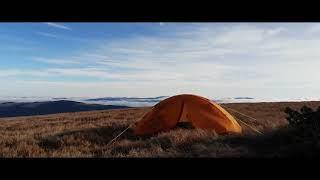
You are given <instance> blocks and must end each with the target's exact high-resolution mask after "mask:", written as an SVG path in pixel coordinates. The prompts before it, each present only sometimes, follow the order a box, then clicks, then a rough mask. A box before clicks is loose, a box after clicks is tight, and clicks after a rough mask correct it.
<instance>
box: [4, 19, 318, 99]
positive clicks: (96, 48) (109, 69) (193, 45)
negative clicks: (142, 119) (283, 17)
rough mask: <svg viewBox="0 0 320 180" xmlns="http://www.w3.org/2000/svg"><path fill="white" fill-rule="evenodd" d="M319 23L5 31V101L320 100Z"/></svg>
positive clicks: (23, 26) (39, 26)
mask: <svg viewBox="0 0 320 180" xmlns="http://www.w3.org/2000/svg"><path fill="white" fill-rule="evenodd" d="M319 50H320V24H319V23H1V24H0V83H1V86H0V96H72V97H75V96H86V97H101V96H143V97H149V96H161V95H169V96H170V95H174V94H180V93H194V94H200V95H203V96H207V97H230V96H231V97H234V96H250V97H263V98H267V97H273V98H274V97H279V98H291V97H319V94H320V85H319V83H318V82H320V71H319V70H320V69H319V67H320V51H319Z"/></svg>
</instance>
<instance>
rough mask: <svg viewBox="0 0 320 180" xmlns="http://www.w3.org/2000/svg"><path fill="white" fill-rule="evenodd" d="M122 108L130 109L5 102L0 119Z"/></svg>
mask: <svg viewBox="0 0 320 180" xmlns="http://www.w3.org/2000/svg"><path fill="white" fill-rule="evenodd" d="M122 108H128V106H117V105H101V104H86V103H82V102H75V101H67V100H59V101H44V102H4V103H0V117H16V116H31V115H45V114H55V113H65V112H79V111H92V110H107V109H122Z"/></svg>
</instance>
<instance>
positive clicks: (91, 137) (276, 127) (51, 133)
mask: <svg viewBox="0 0 320 180" xmlns="http://www.w3.org/2000/svg"><path fill="white" fill-rule="evenodd" d="M303 105H307V106H309V107H313V108H316V107H318V106H320V102H300V103H294V102H288V103H241V104H225V106H227V107H231V108H233V109H236V110H238V111H240V112H242V113H245V114H247V115H250V116H253V117H255V118H257V119H258V121H256V122H253V121H251V120H249V119H246V118H244V117H241V116H240V115H237V114H233V115H234V116H236V118H241V119H242V120H243V121H246V122H247V123H250V124H251V125H253V126H254V127H255V128H257V129H259V130H261V131H263V132H264V133H265V134H266V135H265V136H257V135H256V134H253V133H252V131H250V129H248V128H246V127H245V126H242V127H243V129H244V133H243V134H242V135H232V134H230V135H223V136H222V135H217V134H216V133H215V132H213V131H205V130H201V129H190V128H185V127H177V128H175V129H172V130H170V131H168V132H162V133H159V134H155V135H153V136H146V137H137V136H134V135H133V134H132V131H131V130H130V129H129V130H128V131H127V132H126V133H124V134H123V135H122V136H121V137H120V138H119V139H117V141H115V142H114V143H113V144H111V145H109V146H107V144H108V142H109V141H110V140H111V139H112V138H114V137H115V136H116V135H118V134H119V133H120V132H122V131H123V130H124V129H125V128H127V127H128V126H129V125H130V124H131V123H133V122H136V121H138V120H139V119H140V118H141V117H142V116H143V115H144V114H145V113H147V112H148V110H149V109H150V108H130V109H121V110H102V111H90V112H78V113H63V114H53V115H45V116H29V117H17V118H0V157H106V158H110V157H112V158H113V157H120V158H121V157H131V158H136V157H139V158H141V157H142V158H150V157H151V158H154V157H272V156H286V155H288V156H289V155H301V154H303V151H304V150H306V149H304V148H305V147H310V148H311V149H312V150H315V149H314V148H317V147H313V146H312V147H311V145H310V146H309V145H308V142H306V143H304V144H301V143H300V144H299V145H297V144H296V145H294V142H297V140H296V139H295V138H297V136H295V133H297V130H295V129H285V128H283V127H286V125H287V124H288V123H287V121H286V119H285V118H286V114H285V113H284V109H285V108H286V107H291V108H293V109H299V108H301V107H302V106H303ZM240 124H241V123H240ZM241 125H242V124H241ZM281 129H282V130H281ZM299 142H301V141H299ZM279 148H280V149H281V150H279ZM292 148H294V149H298V150H297V151H296V152H295V153H288V152H289V151H292ZM310 148H307V150H310ZM312 152H315V151H312Z"/></svg>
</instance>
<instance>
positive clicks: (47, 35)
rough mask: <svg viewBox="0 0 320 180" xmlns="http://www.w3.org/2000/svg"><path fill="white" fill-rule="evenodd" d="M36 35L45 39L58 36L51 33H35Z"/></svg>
mask: <svg viewBox="0 0 320 180" xmlns="http://www.w3.org/2000/svg"><path fill="white" fill-rule="evenodd" d="M37 34H39V35H41V36H45V37H51V38H57V37H58V36H57V35H55V34H52V33H45V32H37Z"/></svg>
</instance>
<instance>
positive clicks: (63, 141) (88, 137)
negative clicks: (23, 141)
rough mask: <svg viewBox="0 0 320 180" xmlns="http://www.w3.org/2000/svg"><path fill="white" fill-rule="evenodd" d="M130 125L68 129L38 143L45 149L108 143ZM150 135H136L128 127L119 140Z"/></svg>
mask: <svg viewBox="0 0 320 180" xmlns="http://www.w3.org/2000/svg"><path fill="white" fill-rule="evenodd" d="M127 127H128V126H127V125H119V126H116V127H114V126H113V127H111V126H103V127H99V128H88V129H84V130H75V131H68V132H63V133H59V134H55V135H52V136H47V137H44V138H41V139H40V140H39V143H38V145H39V146H41V147H42V148H45V149H51V150H54V149H59V148H60V147H62V146H65V145H81V143H83V142H87V143H90V144H95V145H107V144H108V143H109V142H110V141H111V140H112V139H113V138H115V137H116V136H117V135H118V134H120V133H121V132H122V131H124V130H125V129H126V128H127ZM146 138H149V136H143V137H141V136H139V137H138V136H135V135H134V134H133V132H132V130H131V129H128V130H127V131H126V132H125V133H123V134H122V135H121V136H120V137H119V138H118V139H117V140H122V139H128V140H131V141H136V140H143V139H146Z"/></svg>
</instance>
